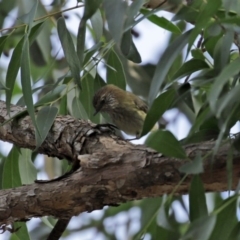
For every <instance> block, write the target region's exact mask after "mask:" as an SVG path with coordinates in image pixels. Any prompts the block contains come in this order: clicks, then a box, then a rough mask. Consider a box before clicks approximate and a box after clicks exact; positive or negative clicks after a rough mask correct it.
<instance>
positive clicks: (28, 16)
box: [19, 0, 38, 33]
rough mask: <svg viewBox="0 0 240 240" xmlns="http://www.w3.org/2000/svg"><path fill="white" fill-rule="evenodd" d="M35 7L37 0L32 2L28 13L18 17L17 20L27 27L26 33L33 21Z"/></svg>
mask: <svg viewBox="0 0 240 240" xmlns="http://www.w3.org/2000/svg"><path fill="white" fill-rule="evenodd" d="M37 6H38V0H36V1H35V2H34V4H33V6H32V8H31V10H30V11H29V13H27V14H25V15H23V16H21V17H19V19H21V20H22V21H23V22H24V23H26V24H27V25H28V33H29V32H30V31H31V29H32V25H33V20H34V17H35V14H36V10H37Z"/></svg>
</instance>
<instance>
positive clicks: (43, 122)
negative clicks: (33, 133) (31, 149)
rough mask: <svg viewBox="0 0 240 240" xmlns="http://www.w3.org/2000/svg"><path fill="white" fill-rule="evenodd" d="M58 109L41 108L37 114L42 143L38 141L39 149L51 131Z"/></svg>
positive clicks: (37, 146) (50, 107)
mask: <svg viewBox="0 0 240 240" xmlns="http://www.w3.org/2000/svg"><path fill="white" fill-rule="evenodd" d="M57 113H58V109H57V108H56V107H52V106H46V107H43V108H41V110H40V111H39V112H38V114H37V125H38V128H39V131H40V133H41V139H40V141H37V144H36V148H39V147H40V146H41V145H42V143H43V142H44V140H45V139H46V137H47V135H48V132H49V130H50V129H51V127H52V125H53V122H54V120H55V118H56V116H57Z"/></svg>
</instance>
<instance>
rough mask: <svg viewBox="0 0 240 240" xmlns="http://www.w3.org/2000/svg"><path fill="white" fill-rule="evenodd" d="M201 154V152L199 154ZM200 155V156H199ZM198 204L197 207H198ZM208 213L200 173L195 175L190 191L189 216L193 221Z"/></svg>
mask: <svg viewBox="0 0 240 240" xmlns="http://www.w3.org/2000/svg"><path fill="white" fill-rule="evenodd" d="M198 155H199V154H198ZM199 157H200V156H199ZM196 206H197V207H196ZM207 215H208V209H207V203H206V197H205V190H204V186H203V183H202V181H201V178H200V176H199V175H195V176H193V179H192V181H191V186H190V192H189V216H190V220H191V222H193V221H194V220H197V219H198V218H201V217H205V216H207Z"/></svg>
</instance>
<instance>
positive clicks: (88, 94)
mask: <svg viewBox="0 0 240 240" xmlns="http://www.w3.org/2000/svg"><path fill="white" fill-rule="evenodd" d="M86 74H87V75H86V77H85V78H84V79H83V81H82V90H81V93H80V96H79V100H80V102H81V103H82V105H83V107H84V109H85V110H86V113H87V115H88V119H90V120H91V121H92V122H96V119H98V118H99V116H93V114H94V112H95V109H94V107H93V104H92V100H93V96H94V93H95V89H94V79H93V77H92V76H91V74H89V73H88V72H87V73H86Z"/></svg>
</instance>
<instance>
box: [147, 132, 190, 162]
mask: <svg viewBox="0 0 240 240" xmlns="http://www.w3.org/2000/svg"><path fill="white" fill-rule="evenodd" d="M146 145H147V146H148V147H151V148H153V149H155V150H156V151H158V152H160V153H162V154H164V155H165V156H167V157H175V158H183V159H184V158H186V153H185V151H184V150H183V148H182V146H181V144H180V143H179V141H178V140H177V139H176V138H175V137H174V135H173V134H172V133H171V132H169V131H166V130H158V131H156V132H154V133H152V134H151V135H150V136H149V137H148V138H147V140H146Z"/></svg>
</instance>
